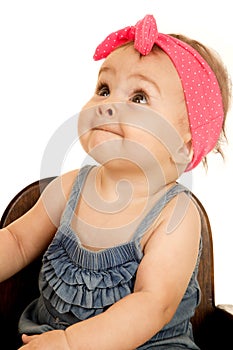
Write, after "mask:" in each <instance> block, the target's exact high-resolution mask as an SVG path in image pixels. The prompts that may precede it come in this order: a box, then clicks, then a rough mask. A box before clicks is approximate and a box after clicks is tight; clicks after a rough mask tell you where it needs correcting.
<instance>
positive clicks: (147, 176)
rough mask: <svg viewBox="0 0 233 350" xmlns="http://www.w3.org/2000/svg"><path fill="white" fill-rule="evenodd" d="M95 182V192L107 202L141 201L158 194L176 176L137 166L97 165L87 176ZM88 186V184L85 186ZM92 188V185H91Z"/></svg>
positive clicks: (167, 186)
mask: <svg viewBox="0 0 233 350" xmlns="http://www.w3.org/2000/svg"><path fill="white" fill-rule="evenodd" d="M88 181H91V182H92V184H93V183H94V184H95V189H96V193H98V195H99V196H100V197H101V198H102V199H103V200H105V201H107V202H115V203H116V201H117V202H119V205H121V206H122V205H123V203H125V204H126V203H128V202H129V200H130V201H134V202H135V203H136V202H141V201H143V200H148V199H150V198H151V199H153V198H155V197H157V196H160V195H161V193H163V192H164V191H166V190H167V188H169V187H171V186H172V185H174V183H175V181H176V178H175V177H174V179H165V177H164V176H163V173H162V172H161V171H156V169H152V170H147V171H142V169H140V168H139V167H138V166H135V165H131V166H130V167H124V166H121V167H119V164H118V166H117V167H114V166H108V165H106V166H99V167H97V168H95V169H94V171H92V172H91V174H90V175H89V176H88ZM85 187H86V188H88V186H85ZM92 188H93V187H92Z"/></svg>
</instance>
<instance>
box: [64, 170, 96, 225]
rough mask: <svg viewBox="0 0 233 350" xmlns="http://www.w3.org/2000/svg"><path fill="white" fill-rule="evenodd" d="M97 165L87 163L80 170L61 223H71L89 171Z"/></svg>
mask: <svg viewBox="0 0 233 350" xmlns="http://www.w3.org/2000/svg"><path fill="white" fill-rule="evenodd" d="M94 166H95V165H85V166H84V167H82V168H81V169H80V170H79V172H78V175H77V177H76V179H75V181H74V184H73V187H72V190H71V193H70V196H69V199H68V202H67V204H66V207H65V210H64V212H63V215H62V218H61V223H66V224H68V225H69V224H70V223H71V220H72V217H73V214H74V211H75V208H76V206H77V203H78V201H79V198H80V194H81V192H82V187H83V185H84V183H85V180H86V177H87V175H88V173H89V171H90V170H91V169H92V168H93V167H94Z"/></svg>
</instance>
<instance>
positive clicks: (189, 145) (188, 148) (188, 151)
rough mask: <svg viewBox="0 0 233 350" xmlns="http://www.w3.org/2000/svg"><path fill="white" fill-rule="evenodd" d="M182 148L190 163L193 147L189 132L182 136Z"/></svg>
mask: <svg viewBox="0 0 233 350" xmlns="http://www.w3.org/2000/svg"><path fill="white" fill-rule="evenodd" d="M184 147H185V148H186V154H187V156H188V158H189V160H190V161H191V160H192V158H193V146H192V135H191V133H190V132H187V133H186V134H185V135H184Z"/></svg>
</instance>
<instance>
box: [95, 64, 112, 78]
mask: <svg viewBox="0 0 233 350" xmlns="http://www.w3.org/2000/svg"><path fill="white" fill-rule="evenodd" d="M105 72H110V73H113V74H115V73H116V69H115V68H114V67H110V66H104V67H101V68H100V70H99V74H98V77H99V76H100V75H101V74H102V73H105Z"/></svg>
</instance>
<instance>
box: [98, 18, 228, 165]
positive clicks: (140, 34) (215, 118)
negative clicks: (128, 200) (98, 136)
mask: <svg viewBox="0 0 233 350" xmlns="http://www.w3.org/2000/svg"><path fill="white" fill-rule="evenodd" d="M130 50H131V51H132V53H134V55H135V53H136V54H137V56H138V57H140V60H141V61H142V62H143V60H144V62H148V71H147V67H146V65H145V64H144V65H142V69H143V70H145V71H146V72H145V73H146V75H147V77H148V76H149V77H150V79H151V81H150V83H151V86H152V85H154V87H155V89H154V91H155V95H153V93H154V92H153V86H152V88H150V87H149V88H148V89H149V95H150V96H149V97H148V99H149V98H150V99H151V101H152V109H154V110H155V111H156V112H157V113H159V114H160V115H162V116H163V115H164V116H165V117H166V118H168V120H169V121H170V122H171V123H172V124H173V125H174V126H175V128H176V129H177V131H178V132H179V133H180V134H181V137H182V138H183V141H184V144H185V146H186V147H187V151H188V153H189V155H190V157H191V158H190V160H191V161H190V163H189V165H188V166H187V168H186V171H187V170H191V169H193V168H194V167H196V166H197V165H198V164H199V163H200V162H201V161H203V162H204V163H205V162H206V155H207V154H208V153H209V152H210V151H212V150H215V151H216V152H220V153H221V154H222V150H221V140H222V137H224V136H225V130H224V125H225V118H226V115H227V112H228V109H229V104H230V95H231V86H230V81H229V77H228V74H227V71H226V69H225V67H224V65H223V63H222V61H221V59H220V58H219V57H218V55H217V54H216V53H215V52H213V51H211V50H210V49H208V48H206V47H205V46H204V45H202V44H201V43H199V42H197V41H195V40H191V39H189V38H187V37H185V36H182V35H175V34H170V35H166V34H161V33H159V32H158V31H157V26H156V22H155V19H154V17H153V16H151V15H147V16H145V17H144V18H143V19H142V20H141V21H139V22H137V24H136V26H130V27H126V28H124V29H122V30H119V31H117V32H114V33H112V34H110V35H109V36H108V37H107V38H106V39H105V40H104V41H103V42H102V43H101V44H100V45H99V46H98V47H97V49H96V52H95V55H94V59H95V60H99V59H102V58H107V59H106V60H105V62H104V64H103V66H102V68H101V70H100V77H101V74H102V75H103V76H104V74H105V73H106V72H107V73H109V64H108V59H109V58H110V57H111V60H113V62H114V59H115V61H116V62H117V61H118V65H121V63H122V64H123V63H124V62H126V61H123V60H122V61H121V54H122V55H124V54H125V53H126V51H127V53H130ZM159 56H160V57H162V60H160V62H158V60H157V70H156V69H154V71H153V59H156V57H157V58H158V57H159ZM165 56H166V58H165ZM144 58H147V61H146V60H145V59H144ZM168 60H169V62H168ZM166 61H167V62H166ZM109 63H110V70H111V65H112V62H111V61H110V62H109ZM155 63H156V61H155ZM133 64H135V60H133V59H132V62H131V61H130V56H129V55H128V69H130V66H131V65H133ZM158 65H159V66H158ZM158 67H159V70H158ZM150 69H151V75H150V72H149V70H150ZM159 71H160V74H158V72H159ZM110 74H111V72H110ZM136 74H137V75H138V78H139V79H140V81H141V83H142V85H143V84H144V83H143V75H144V72H143V71H142V72H141V73H140V69H139V71H138V72H136ZM156 74H157V76H156ZM103 79H104V77H103ZM101 84H102V85H101ZM156 85H158V86H157V87H158V90H160V96H159V95H158V93H157V92H156ZM138 88H140V89H141V87H137V86H135V91H136V92H137V95H134V98H137V99H138V102H140V103H145V105H146V103H147V101H146V99H147V96H146V93H145V91H144V89H143V91H139V89H138ZM97 89H99V90H98V91H97V93H98V95H99V96H105V94H106V95H107V94H109V91H110V89H111V87H110V86H109V83H108V84H105V82H104V83H99V87H97ZM107 90H108V91H107ZM156 94H157V96H156ZM156 98H157V100H159V101H158V103H157V105H156ZM98 103H99V102H98ZM153 103H154V105H153ZM149 107H151V105H150V106H149Z"/></svg>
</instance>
